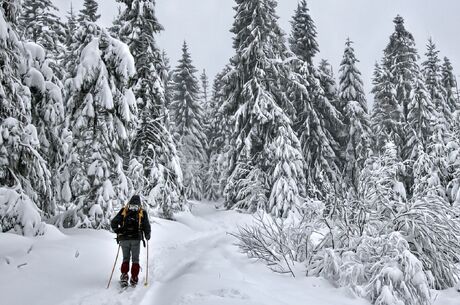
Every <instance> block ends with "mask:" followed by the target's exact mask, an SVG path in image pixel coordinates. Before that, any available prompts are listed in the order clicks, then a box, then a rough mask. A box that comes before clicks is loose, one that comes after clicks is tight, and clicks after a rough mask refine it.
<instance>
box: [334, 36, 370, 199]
mask: <svg viewBox="0 0 460 305" xmlns="http://www.w3.org/2000/svg"><path fill="white" fill-rule="evenodd" d="M345 46H346V47H345V51H344V54H343V59H342V62H341V64H340V71H339V80H340V81H339V98H340V104H341V105H343V109H344V124H345V126H346V132H345V143H346V144H345V147H346V151H345V152H346V153H345V171H344V175H345V182H346V183H347V186H352V187H353V188H354V190H355V191H357V189H358V183H359V176H360V175H361V171H362V170H363V168H364V165H365V161H366V160H367V158H368V157H369V156H370V155H371V144H372V143H371V128H370V120H369V113H368V108H367V101H366V97H365V93H364V89H363V81H362V78H361V72H360V71H359V70H358V68H357V67H356V63H357V62H358V60H357V59H356V57H355V51H354V49H353V46H352V41H351V40H350V39H347V42H346V43H345Z"/></svg>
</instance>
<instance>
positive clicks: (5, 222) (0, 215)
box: [0, 187, 45, 236]
mask: <svg viewBox="0 0 460 305" xmlns="http://www.w3.org/2000/svg"><path fill="white" fill-rule="evenodd" d="M44 229H45V223H43V222H42V220H41V217H40V211H39V209H38V207H37V206H36V205H35V203H34V202H33V201H32V200H31V199H30V197H29V196H27V195H26V194H25V193H24V192H23V191H22V190H21V189H18V188H6V187H0V232H9V231H12V232H14V233H16V234H21V235H24V236H36V235H41V234H43V233H44Z"/></svg>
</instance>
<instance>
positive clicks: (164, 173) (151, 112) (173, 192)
mask: <svg viewBox="0 0 460 305" xmlns="http://www.w3.org/2000/svg"><path fill="white" fill-rule="evenodd" d="M119 2H121V3H124V4H125V5H126V8H125V10H124V11H123V12H122V15H121V16H120V21H121V29H120V39H121V40H122V41H124V42H125V43H126V44H127V45H128V46H129V49H130V51H131V53H132V55H133V57H134V62H135V65H136V71H137V74H136V76H135V78H134V82H135V86H134V88H135V89H134V95H135V96H136V99H137V104H138V108H139V110H140V114H141V115H140V126H139V129H138V131H137V135H136V138H135V141H134V143H133V146H132V154H133V156H135V157H136V158H137V159H138V162H139V163H140V164H142V165H143V172H144V173H143V176H144V178H145V179H144V180H145V181H146V182H145V184H146V185H145V186H144V187H143V194H144V195H145V196H147V198H148V202H149V204H150V205H151V206H152V207H155V208H157V209H158V211H159V213H160V214H161V216H163V217H166V218H172V216H173V212H174V211H177V210H181V209H182V208H183V204H184V191H183V184H182V171H181V169H180V164H179V159H178V155H177V151H176V147H175V144H174V140H173V138H172V136H171V134H170V131H169V125H170V123H169V116H168V113H167V109H166V103H167V102H168V100H167V98H168V91H167V90H166V89H167V86H166V84H167V81H168V77H169V76H168V74H167V73H165V72H166V71H167V69H166V68H165V62H164V58H165V56H162V54H161V52H160V50H159V49H158V47H157V45H156V42H155V36H156V35H157V34H158V33H159V32H160V31H161V30H163V27H162V26H161V24H160V23H159V22H158V20H157V18H156V16H155V1H153V0H140V1H131V0H119Z"/></svg>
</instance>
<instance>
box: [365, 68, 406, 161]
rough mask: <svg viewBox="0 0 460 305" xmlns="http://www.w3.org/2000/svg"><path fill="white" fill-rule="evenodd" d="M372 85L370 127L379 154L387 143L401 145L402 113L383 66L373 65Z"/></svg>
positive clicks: (390, 77) (389, 76) (392, 84)
mask: <svg viewBox="0 0 460 305" xmlns="http://www.w3.org/2000/svg"><path fill="white" fill-rule="evenodd" d="M373 85H374V87H373V88H372V93H373V94H374V107H373V110H372V117H371V126H372V130H373V133H374V146H375V150H376V152H377V153H379V152H381V150H382V149H383V147H384V146H385V144H386V143H388V142H392V143H394V144H395V145H397V147H400V146H402V145H403V143H404V142H403V140H402V139H403V136H402V135H401V133H402V124H403V111H402V108H401V107H400V106H399V104H398V101H397V99H396V89H395V85H394V83H393V82H392V75H391V72H390V71H389V70H388V69H387V68H386V67H385V65H379V64H376V65H375V70H374V79H373Z"/></svg>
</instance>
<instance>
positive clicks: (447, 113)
mask: <svg viewBox="0 0 460 305" xmlns="http://www.w3.org/2000/svg"><path fill="white" fill-rule="evenodd" d="M426 47H427V52H426V53H425V55H426V61H424V62H423V63H422V67H423V74H424V76H425V83H426V88H427V90H428V93H429V95H430V98H431V100H432V101H433V103H434V104H435V107H436V111H437V112H438V116H441V117H439V118H440V119H442V120H443V121H445V124H446V129H450V122H451V121H452V112H451V109H450V106H449V105H448V103H447V101H446V97H447V92H445V91H444V87H443V85H442V75H441V64H440V63H441V60H440V59H439V58H438V54H439V51H438V50H437V49H436V45H435V43H434V42H433V40H432V39H431V38H430V39H429V40H428V44H427V46H426Z"/></svg>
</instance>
